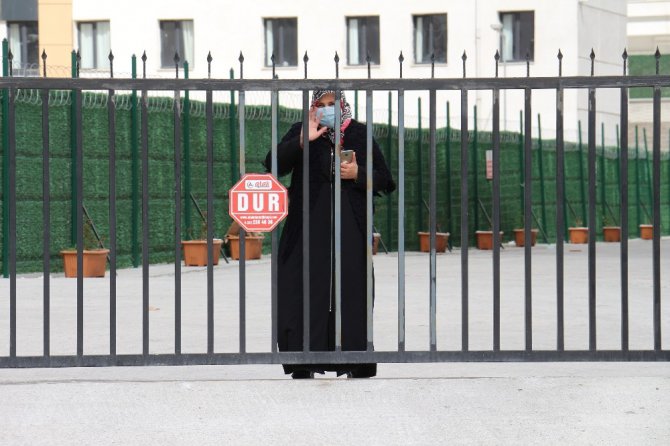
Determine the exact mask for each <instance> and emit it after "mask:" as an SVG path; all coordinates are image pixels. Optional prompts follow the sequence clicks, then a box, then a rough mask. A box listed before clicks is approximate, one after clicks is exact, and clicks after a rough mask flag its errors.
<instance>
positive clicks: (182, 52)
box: [158, 19, 195, 70]
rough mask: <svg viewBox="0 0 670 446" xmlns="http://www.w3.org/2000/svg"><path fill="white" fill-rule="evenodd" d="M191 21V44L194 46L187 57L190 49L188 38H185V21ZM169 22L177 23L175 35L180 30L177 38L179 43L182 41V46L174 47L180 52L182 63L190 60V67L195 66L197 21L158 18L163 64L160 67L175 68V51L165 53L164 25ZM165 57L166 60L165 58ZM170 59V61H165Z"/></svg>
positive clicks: (163, 68)
mask: <svg viewBox="0 0 670 446" xmlns="http://www.w3.org/2000/svg"><path fill="white" fill-rule="evenodd" d="M186 22H190V23H191V32H192V34H193V35H192V36H191V45H192V46H193V48H191V49H190V53H191V57H190V58H189V57H187V56H188V55H189V54H188V53H189V51H188V50H187V48H186V39H185V38H184V26H183V25H184V23H186ZM167 23H174V24H175V36H176V35H177V32H179V37H178V38H177V43H179V42H181V45H182V48H179V47H178V45H177V47H176V48H174V51H176V52H177V53H178V54H179V58H180V63H182V64H183V63H184V62H188V65H189V67H190V68H193V66H194V65H195V63H194V61H193V60H190V59H194V58H195V57H194V52H195V22H194V20H193V19H159V20H158V31H159V35H160V46H161V65H160V68H161V69H162V70H166V69H174V52H172V53H171V54H163V46H164V45H163V33H164V31H163V25H164V24H167ZM164 58H165V60H164ZM168 60H169V63H165V64H164V62H167V61H168Z"/></svg>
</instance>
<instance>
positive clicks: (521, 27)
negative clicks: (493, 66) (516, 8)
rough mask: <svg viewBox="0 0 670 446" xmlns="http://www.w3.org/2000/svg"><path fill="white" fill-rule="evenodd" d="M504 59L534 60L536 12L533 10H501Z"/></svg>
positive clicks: (501, 43)
mask: <svg viewBox="0 0 670 446" xmlns="http://www.w3.org/2000/svg"><path fill="white" fill-rule="evenodd" d="M500 22H501V23H502V35H501V36H500V45H501V47H502V51H501V54H502V60H503V61H522V60H526V53H528V55H529V57H530V60H533V53H534V51H535V13H534V12H533V11H521V12H501V13H500Z"/></svg>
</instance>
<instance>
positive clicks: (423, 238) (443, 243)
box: [417, 231, 449, 252]
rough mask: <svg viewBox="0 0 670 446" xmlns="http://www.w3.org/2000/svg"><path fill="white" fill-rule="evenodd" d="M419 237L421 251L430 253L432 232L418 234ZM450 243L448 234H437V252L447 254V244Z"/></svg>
mask: <svg viewBox="0 0 670 446" xmlns="http://www.w3.org/2000/svg"><path fill="white" fill-rule="evenodd" d="M417 234H418V236H419V250H420V251H421V252H429V251H430V232H423V231H419V232H417ZM448 241H449V233H448V232H436V233H435V252H445V251H446V250H447V242H448Z"/></svg>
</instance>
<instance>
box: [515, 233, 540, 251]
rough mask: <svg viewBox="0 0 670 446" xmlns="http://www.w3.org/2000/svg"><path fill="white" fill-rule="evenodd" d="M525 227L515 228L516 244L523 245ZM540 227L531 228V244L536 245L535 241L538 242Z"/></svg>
mask: <svg viewBox="0 0 670 446" xmlns="http://www.w3.org/2000/svg"><path fill="white" fill-rule="evenodd" d="M524 231H525V230H524V229H515V230H514V243H516V246H518V247H520V248H521V247H523V245H524V242H525V239H524V237H525V236H526V234H525V232H524ZM538 231H539V229H531V230H530V246H535V243H537V233H538Z"/></svg>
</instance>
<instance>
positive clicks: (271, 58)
mask: <svg viewBox="0 0 670 446" xmlns="http://www.w3.org/2000/svg"><path fill="white" fill-rule="evenodd" d="M270 63H271V64H272V79H274V78H275V70H276V68H277V65H276V64H275V53H274V52H273V53H272V56H270Z"/></svg>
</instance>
